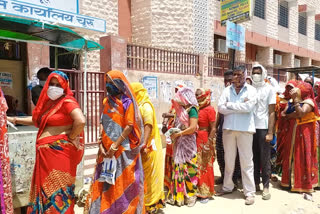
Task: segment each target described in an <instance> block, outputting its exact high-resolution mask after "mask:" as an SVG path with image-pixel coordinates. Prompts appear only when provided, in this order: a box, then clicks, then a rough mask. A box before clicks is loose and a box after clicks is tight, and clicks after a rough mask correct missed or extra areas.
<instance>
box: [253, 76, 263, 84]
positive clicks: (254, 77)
mask: <svg viewBox="0 0 320 214" xmlns="http://www.w3.org/2000/svg"><path fill="white" fill-rule="evenodd" d="M251 77H252V80H253V81H254V82H256V83H258V82H262V74H253V75H252V76H251Z"/></svg>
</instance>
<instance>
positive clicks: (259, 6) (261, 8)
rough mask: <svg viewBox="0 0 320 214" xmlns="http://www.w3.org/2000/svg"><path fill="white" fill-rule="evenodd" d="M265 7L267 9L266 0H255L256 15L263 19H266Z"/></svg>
mask: <svg viewBox="0 0 320 214" xmlns="http://www.w3.org/2000/svg"><path fill="white" fill-rule="evenodd" d="M265 7H266V1H265V0H255V3H254V15H255V16H257V17H259V18H261V19H265Z"/></svg>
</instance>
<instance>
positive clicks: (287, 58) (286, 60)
mask: <svg viewBox="0 0 320 214" xmlns="http://www.w3.org/2000/svg"><path fill="white" fill-rule="evenodd" d="M282 65H283V66H284V67H287V68H288V67H289V68H290V67H294V54H292V53H285V54H283V55H282Z"/></svg>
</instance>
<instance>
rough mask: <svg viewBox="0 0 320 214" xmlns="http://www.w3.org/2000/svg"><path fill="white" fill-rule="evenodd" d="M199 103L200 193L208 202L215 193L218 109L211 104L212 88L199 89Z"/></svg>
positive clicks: (199, 195) (200, 196)
mask: <svg viewBox="0 0 320 214" xmlns="http://www.w3.org/2000/svg"><path fill="white" fill-rule="evenodd" d="M196 97H197V100H198V103H199V108H200V110H199V119H198V126H199V130H198V135H197V151H198V177H199V181H198V194H197V196H198V197H199V198H201V203H207V202H208V201H209V198H210V197H212V196H213V195H214V193H215V192H214V172H213V163H214V160H215V143H216V142H215V138H214V136H215V133H216V128H215V127H216V111H215V110H214V108H213V107H212V106H211V90H210V89H208V90H205V89H203V88H200V89H197V91H196Z"/></svg>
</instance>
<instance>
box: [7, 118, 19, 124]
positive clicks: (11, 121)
mask: <svg viewBox="0 0 320 214" xmlns="http://www.w3.org/2000/svg"><path fill="white" fill-rule="evenodd" d="M7 120H8V121H9V122H10V123H12V124H13V125H16V122H17V118H16V117H7Z"/></svg>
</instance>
